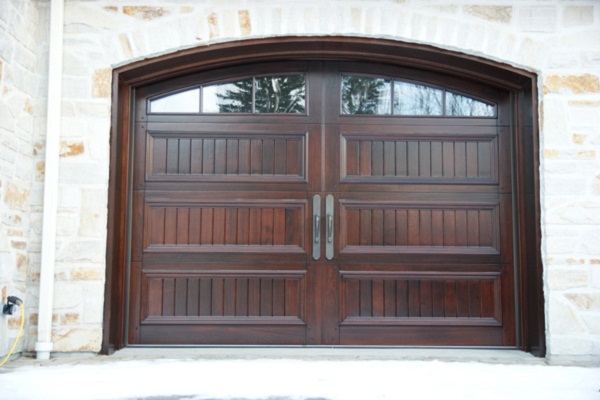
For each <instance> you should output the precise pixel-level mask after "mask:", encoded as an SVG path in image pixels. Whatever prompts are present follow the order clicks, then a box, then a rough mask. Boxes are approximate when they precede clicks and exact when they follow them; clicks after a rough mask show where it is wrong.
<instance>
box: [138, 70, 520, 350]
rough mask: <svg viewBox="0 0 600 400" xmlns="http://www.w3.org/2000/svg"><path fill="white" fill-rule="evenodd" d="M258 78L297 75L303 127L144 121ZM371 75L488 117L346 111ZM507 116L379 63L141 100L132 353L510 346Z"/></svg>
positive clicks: (282, 119)
mask: <svg viewBox="0 0 600 400" xmlns="http://www.w3.org/2000/svg"><path fill="white" fill-rule="evenodd" d="M265 71H267V74H269V73H271V75H272V74H273V73H277V74H281V73H282V72H283V73H289V74H302V75H303V76H304V77H305V84H306V109H305V110H304V112H300V113H297V114H291V113H283V114H274V113H260V112H257V111H256V108H257V107H258V105H256V104H255V105H253V106H252V111H253V112H251V113H249V114H243V113H236V112H233V113H219V114H215V113H202V112H199V113H197V114H194V113H190V112H186V113H177V112H169V113H155V112H152V110H151V106H150V104H151V101H150V100H149V99H152V98H154V97H155V96H160V95H161V93H164V92H169V91H170V92H173V91H175V92H176V91H177V90H179V89H180V88H186V87H190V86H191V85H197V84H198V82H200V83H201V82H233V81H240V82H241V81H243V78H244V77H248V76H255V77H254V78H252V79H254V81H253V82H254V83H253V84H256V87H258V84H257V83H256V82H258V79H260V76H265V75H266V74H265ZM365 73H368V74H369V76H382V77H386V79H387V81H386V82H391V83H389V85H388V86H389V87H390V88H391V87H393V88H396V92H399V91H400V90H401V89H402V88H403V86H402V85H404V84H405V83H404V82H409V83H410V82H414V81H416V82H422V81H424V82H427V83H428V84H429V85H431V88H434V89H435V90H434V93H435V94H436V95H437V94H439V93H446V92H444V91H448V93H450V94H442V95H441V96H446V97H442V99H447V98H450V96H452V95H453V94H452V93H454V92H453V91H456V92H460V93H463V94H464V93H469V96H472V97H468V99H471V100H472V99H484V100H485V102H486V104H488V103H489V104H493V105H494V108H493V113H492V114H490V115H487V116H472V115H469V116H466V115H458V116H457V115H446V113H447V110H446V108H447V106H443V107H442V109H441V110H442V111H441V114H440V115H418V116H415V115H408V116H407V115H402V114H400V115H396V114H395V111H389V112H386V111H385V109H383V111H382V110H381V107H382V106H381V105H379V106H377V107H379V108H378V109H377V110H375V111H372V110H371V111H368V110H367V112H365V113H364V114H363V113H362V112H361V110H359V109H353V110H350V111H348V110H347V109H345V108H344V106H343V103H344V102H347V101H349V100H348V99H354V100H356V98H357V97H356V96H358V95H355V94H353V93H350V94H347V93H346V94H345V92H344V90H342V89H340V88H341V87H342V86H343V85H344V83H343V82H345V80H348V79H350V80H351V79H354V77H359V78H360V77H361V76H363V75H364V74H365ZM257 77H259V78H257ZM396 77H397V78H398V79H401V81H399V82H400V83H396V81H395V80H394V79H396ZM359 80H360V79H359ZM273 85H275V84H273ZM274 87H275V86H274ZM417 88H420V86H418V87H417ZM439 88H443V89H439ZM438 89H439V90H438ZM202 90H204V89H200V93H203V92H202ZM410 90H413V89H410ZM389 92H390V96H391V97H390V99H391V103H393V104H394V105H393V106H391V107H396V106H395V100H394V99H396V97H394V96H395V94H394V89H390V90H389ZM377 93H379V95H380V96H382V93H384V94H385V93H387V92H386V91H385V90H383V91H382V90H379V92H377ZM202 96H204V97H202V98H203V99H204V98H205V97H206V96H205V95H202ZM253 96H257V94H256V93H255V94H253ZM345 96H346V97H345ZM349 96H350V97H349ZM351 96H354V97H351ZM202 101H204V100H200V102H202ZM444 101H446V100H444ZM482 101H483V100H482ZM255 103H257V102H256V101H255ZM380 103H382V104H383V103H385V101H381V102H380ZM253 104H254V103H253ZM448 104H449V103H448ZM394 109H395V108H394ZM400 109H401V108H399V110H400ZM390 110H391V109H390ZM363 111H364V110H363ZM410 112H412V113H414V112H415V111H414V110H413V111H410ZM428 112H430V111H428ZM510 119H511V117H510V108H509V105H508V98H507V95H505V94H504V93H502V92H496V91H494V90H492V89H490V88H487V87H482V86H479V85H475V84H472V83H468V82H464V81H460V80H456V79H451V78H449V77H443V76H432V75H430V74H425V73H420V72H418V71H411V70H405V69H399V68H390V67H386V66H382V65H376V64H373V65H370V64H357V63H337V62H294V63H281V64H271V65H256V66H250V67H244V68H231V69H230V70H225V71H223V70H222V71H215V72H209V73H204V74H201V75H197V76H193V77H185V78H180V79H177V80H173V81H170V82H166V83H161V84H157V85H153V86H149V87H146V88H142V89H140V90H139V91H138V93H137V114H136V127H135V132H136V135H135V146H134V149H135V150H134V170H133V178H134V179H133V196H132V198H133V204H132V208H133V210H134V213H133V220H132V228H131V267H130V285H129V290H130V296H129V299H130V300H129V301H130V305H129V311H130V312H129V316H130V318H129V330H128V332H129V337H128V340H129V343H130V344H298V345H299V344H315V345H319V344H327V345H408V346H417V345H418V346H446V345H447V346H514V345H515V344H516V339H515V318H514V314H515V312H514V308H515V304H514V292H513V287H514V283H513V260H512V213H511V209H512V194H511V175H510V170H511V169H510V156H509V154H510V141H509V129H510V122H509V121H510ZM315 196H318V197H319V199H320V200H321V202H320V204H319V205H318V206H314V205H315V204H317V203H314V202H313V198H314V197H315ZM315 236H318V241H316V240H315Z"/></svg>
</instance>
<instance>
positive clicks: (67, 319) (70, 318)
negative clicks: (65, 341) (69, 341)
mask: <svg viewBox="0 0 600 400" xmlns="http://www.w3.org/2000/svg"><path fill="white" fill-rule="evenodd" d="M77 323H79V313H66V314H63V315H61V316H60V324H61V325H73V324H77Z"/></svg>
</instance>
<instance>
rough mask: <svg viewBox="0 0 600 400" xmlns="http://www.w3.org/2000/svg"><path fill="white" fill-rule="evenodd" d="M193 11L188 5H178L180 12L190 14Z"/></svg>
mask: <svg viewBox="0 0 600 400" xmlns="http://www.w3.org/2000/svg"><path fill="white" fill-rule="evenodd" d="M193 11H194V7H190V6H183V7H179V12H180V13H181V14H191V13H192V12H193Z"/></svg>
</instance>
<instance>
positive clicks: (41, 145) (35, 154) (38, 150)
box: [33, 142, 44, 156]
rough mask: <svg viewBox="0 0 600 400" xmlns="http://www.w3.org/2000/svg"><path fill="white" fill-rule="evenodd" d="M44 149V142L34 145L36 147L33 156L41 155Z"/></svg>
mask: <svg viewBox="0 0 600 400" xmlns="http://www.w3.org/2000/svg"><path fill="white" fill-rule="evenodd" d="M43 148H44V143H42V142H37V143H34V145H33V155H34V156H37V155H38V154H41V151H42V149H43Z"/></svg>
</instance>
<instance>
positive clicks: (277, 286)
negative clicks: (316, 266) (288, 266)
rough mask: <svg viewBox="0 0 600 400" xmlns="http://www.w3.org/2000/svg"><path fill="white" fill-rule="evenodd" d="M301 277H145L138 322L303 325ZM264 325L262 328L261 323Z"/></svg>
mask: <svg viewBox="0 0 600 400" xmlns="http://www.w3.org/2000/svg"><path fill="white" fill-rule="evenodd" d="M303 279H304V275H302V274H296V275H291V274H275V273H272V274H270V275H260V274H246V275H232V274H219V273H218V272H212V273H208V272H206V273H204V274H193V275H178V274H168V275H163V274H148V275H146V277H145V279H144V287H143V289H142V293H143V294H142V295H143V297H144V299H143V304H144V310H143V320H145V321H152V323H157V322H159V321H160V320H164V319H165V317H168V318H170V319H171V320H173V317H175V318H176V319H178V320H179V321H180V322H184V321H187V322H190V321H196V322H198V323H210V322H211V320H213V322H216V323H229V324H238V323H253V324H255V323H259V322H260V323H262V322H261V321H263V320H269V319H277V320H281V321H282V322H283V321H285V320H286V319H287V320H288V321H287V322H288V323H294V320H295V321H296V323H298V322H300V321H301V320H303V318H304V316H303V307H302V303H303V298H304V291H305V288H304V286H305V284H304V281H303ZM267 323H268V322H267Z"/></svg>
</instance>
